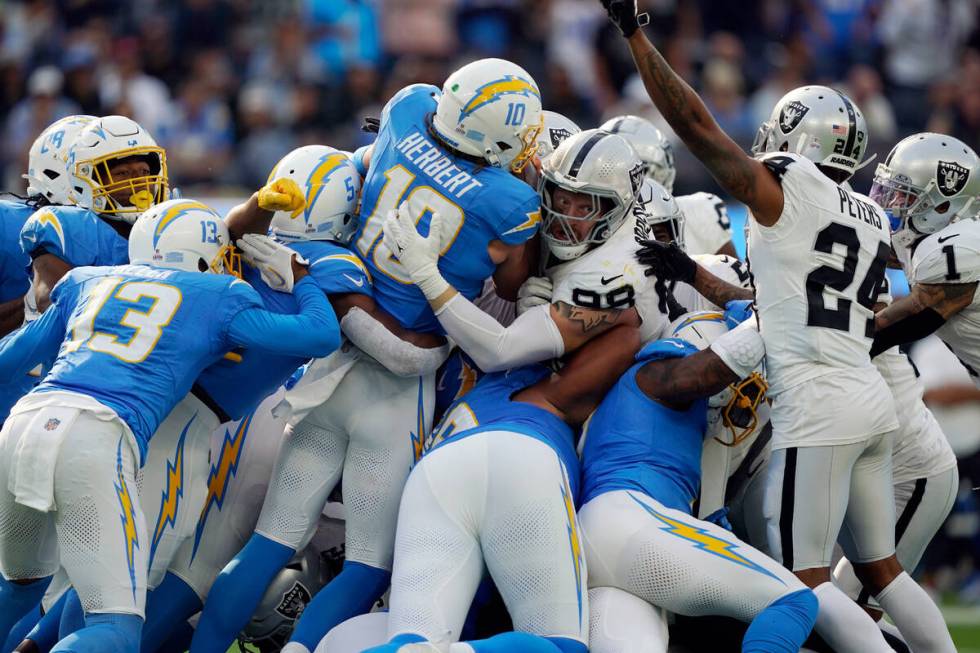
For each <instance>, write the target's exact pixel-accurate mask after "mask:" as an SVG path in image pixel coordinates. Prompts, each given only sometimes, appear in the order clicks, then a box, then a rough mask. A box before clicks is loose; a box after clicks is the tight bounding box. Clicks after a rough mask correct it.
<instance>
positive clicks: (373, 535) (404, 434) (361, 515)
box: [255, 356, 435, 569]
mask: <svg viewBox="0 0 980 653" xmlns="http://www.w3.org/2000/svg"><path fill="white" fill-rule="evenodd" d="M434 405H435V374H434V373H432V374H429V375H426V376H424V377H418V376H416V377H399V376H395V375H394V374H392V373H391V372H389V371H388V370H387V369H386V368H384V367H383V366H382V365H381V364H379V363H377V362H376V361H374V360H373V359H371V358H370V357H368V356H361V357H360V359H358V361H357V362H356V363H355V364H354V366H353V367H351V369H350V370H349V371H348V372H347V374H346V376H344V378H343V380H342V381H341V382H340V384H339V385H338V386H337V388H336V389H335V390H334V391H333V394H331V395H330V397H329V398H328V399H327V400H326V401H325V402H324V403H322V404H321V405H320V406H318V407H317V408H314V409H313V410H312V411H311V412H310V413H309V414H308V415H307V416H306V417H305V418H303V420H302V421H300V422H299V423H298V424H296V425H295V426H292V427H289V428H287V430H286V435H285V438H284V439H283V442H282V448H281V450H280V452H279V459H278V460H277V461H276V467H275V471H274V472H273V475H272V480H271V482H270V483H269V490H268V494H267V495H266V497H265V503H264V504H263V505H262V513H261V515H260V516H259V520H258V524H257V525H256V527H255V532H256V533H259V534H260V535H263V536H265V537H267V538H269V539H271V540H273V541H275V542H279V543H280V544H284V545H286V546H288V547H290V548H292V549H294V550H297V551H298V550H300V549H302V548H303V547H305V546H306V545H307V544H309V542H310V539H311V538H312V537H313V533H314V532H316V528H317V524H318V523H319V519H320V513H321V512H322V511H323V506H324V505H325V504H326V502H327V497H329V496H330V493H331V492H332V491H333V488H334V487H335V486H336V485H337V482H338V481H339V480H340V479H341V476H342V477H343V482H342V488H341V489H342V492H343V496H344V506H345V507H346V513H347V514H346V519H347V543H346V547H345V550H346V556H347V560H350V561H352V562H360V563H362V564H365V565H369V566H371V567H376V568H380V569H391V560H392V555H393V552H394V546H395V525H396V523H397V519H398V503H399V501H400V499H401V495H402V489H403V488H404V487H405V481H406V479H408V473H409V472H410V471H411V469H412V466H413V465H414V464H415V462H416V460H418V458H419V457H420V455H421V452H422V443H423V442H424V440H425V435H426V433H427V432H428V430H429V429H430V428H431V426H432V423H431V422H432V410H433V407H434Z"/></svg>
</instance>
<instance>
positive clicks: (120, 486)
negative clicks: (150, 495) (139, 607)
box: [113, 438, 140, 600]
mask: <svg viewBox="0 0 980 653" xmlns="http://www.w3.org/2000/svg"><path fill="white" fill-rule="evenodd" d="M122 443H123V441H122V438H119V444H118V445H117V446H116V480H115V481H114V482H113V486H114V487H115V488H116V497H117V498H118V499H119V509H120V510H121V511H122V512H120V513H119V521H120V523H121V524H122V532H123V538H124V540H125V542H126V549H125V550H126V564H128V565H129V582H130V584H132V587H133V599H134V600H135V599H136V549H138V548H139V546H140V543H139V537H138V536H137V534H136V511H135V509H134V508H133V498H132V496H131V495H130V494H129V487H128V486H127V485H126V479H125V477H124V476H123V464H122Z"/></svg>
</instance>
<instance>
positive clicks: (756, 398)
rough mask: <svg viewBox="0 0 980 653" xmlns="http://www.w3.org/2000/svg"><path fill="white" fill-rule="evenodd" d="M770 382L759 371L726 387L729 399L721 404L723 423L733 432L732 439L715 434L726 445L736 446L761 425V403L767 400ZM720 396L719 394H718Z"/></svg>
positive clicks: (720, 412)
mask: <svg viewBox="0 0 980 653" xmlns="http://www.w3.org/2000/svg"><path fill="white" fill-rule="evenodd" d="M768 390H769V384H768V383H766V380H765V379H764V378H763V377H762V375H761V374H759V373H758V372H752V374H750V375H749V376H747V377H746V378H744V379H742V380H740V381H736V382H735V383H732V384H731V385H729V386H728V388H726V390H725V392H724V393H722V394H727V395H729V396H728V400H727V402H725V403H724V404H723V405H722V406H720V411H719V414H720V417H721V423H722V425H723V426H724V427H725V428H726V429H728V432H729V433H731V436H732V438H731V441H726V440H723V439H721V438H720V437H718V436H717V435H716V436H715V439H716V440H717V441H718V442H720V443H721V444H723V445H725V446H726V447H734V446H735V445H737V444H739V443H740V442H742V441H743V440H745V438H747V437H749V436H750V435H751V434H752V433H753V432H754V431H755V429H756V427H758V425H759V414H758V408H759V405H760V404H761V403H762V402H763V401H764V400H765V398H766V392H767V391H768ZM716 396H718V395H716Z"/></svg>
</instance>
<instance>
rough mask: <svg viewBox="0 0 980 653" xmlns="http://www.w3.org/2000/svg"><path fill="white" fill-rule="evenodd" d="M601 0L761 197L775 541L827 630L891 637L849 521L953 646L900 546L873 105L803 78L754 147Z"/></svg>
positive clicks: (666, 90) (651, 70) (759, 242)
mask: <svg viewBox="0 0 980 653" xmlns="http://www.w3.org/2000/svg"><path fill="white" fill-rule="evenodd" d="M602 3H603V5H604V6H605V7H606V9H607V11H608V13H609V16H610V19H611V20H612V21H613V22H614V23H615V24H616V25H617V26H618V27H619V28H620V30H621V32H622V33H623V35H624V36H625V37H626V38H627V42H628V44H629V47H630V50H631V52H632V53H633V56H634V59H635V61H636V62H637V68H638V70H639V72H640V75H641V77H642V79H643V81H644V85H645V86H646V88H647V91H648V92H649V94H650V97H651V99H652V100H653V102H654V104H655V105H656V106H657V108H658V110H660V112H661V113H662V114H663V115H664V117H665V118H666V120H667V122H668V123H669V124H670V125H671V127H672V128H673V129H674V131H675V132H676V133H677V134H678V136H679V137H680V138H681V139H682V140H683V141H684V143H685V144H686V145H687V147H688V148H689V149H690V150H691V152H692V153H694V155H695V156H697V157H698V158H699V159H700V160H701V161H702V162H703V163H704V164H705V165H706V166H707V167H708V169H709V170H710V171H711V173H712V174H713V175H714V176H715V178H716V179H717V180H718V181H719V183H721V185H722V186H723V187H725V188H726V189H727V190H728V191H729V192H731V193H732V195H733V196H734V197H735V198H736V199H738V200H740V201H742V202H744V203H745V204H747V205H748V207H749V208H750V209H751V216H752V217H751V219H750V222H749V244H750V252H749V255H750V256H749V258H750V260H751V262H752V274H753V276H754V279H755V287H756V302H757V305H758V309H759V323H760V325H761V330H762V337H763V339H764V340H765V342H766V360H767V375H768V382H769V384H770V392H771V396H772V398H773V409H772V418H771V419H772V424H773V439H772V448H773V454H772V460H771V462H770V465H769V474H768V479H767V496H766V517H767V522H768V524H769V533H770V540H771V550H772V553H773V554H774V555H775V556H776V558H777V559H779V560H780V561H781V562H782V563H783V564H784V565H785V566H786V567H788V568H789V569H791V570H792V571H794V573H796V574H797V576H798V577H800V579H801V580H803V581H804V583H806V584H807V585H808V586H810V587H812V588H814V589H815V591H816V594H817V597H818V599H819V600H820V615H819V617H818V619H817V631H818V632H819V633H820V634H821V635H822V636H823V638H824V639H825V640H827V642H828V643H830V644H831V645H832V646H834V647H835V648H837V649H838V650H855V651H857V650H861V651H871V650H874V651H887V650H888V646H887V644H886V642H885V640H884V638H883V637H882V635H881V632H880V631H879V630H878V628H876V627H875V624H874V622H873V621H872V620H871V619H870V618H868V616H867V614H865V613H864V612H863V611H861V610H860V609H859V608H857V606H856V605H855V604H854V602H852V601H850V599H848V598H847V597H846V595H844V594H843V593H842V592H840V590H838V589H836V588H835V587H834V585H833V584H832V583H831V582H830V562H831V556H832V554H833V545H834V540H835V539H836V535H837V533H838V532H840V533H842V534H843V536H844V539H845V542H844V548H845V551H846V553H847V554H848V559H850V560H851V562H852V563H854V565H855V570H856V572H857V573H858V576H859V577H860V578H861V579H862V581H863V582H864V583H865V585H866V586H868V587H869V588H871V590H872V593H873V594H874V595H875V596H876V598H877V599H878V601H879V603H881V605H882V607H884V608H885V610H886V612H888V613H889V614H891V615H892V616H893V617H894V618H895V620H896V623H897V625H898V627H899V629H900V630H901V631H902V633H903V634H904V635H905V636H906V638H907V639H909V640H910V641H912V640H915V641H929V642H931V645H930V646H929V647H928V648H927V649H923V650H933V651H938V650H944V651H945V650H950V651H951V650H953V648H952V640H951V639H950V636H949V632H948V630H947V628H946V626H945V623H944V622H943V618H942V614H941V613H940V612H939V609H938V608H937V607H936V605H935V604H934V603H933V602H932V600H931V599H930V598H929V595H928V594H926V593H925V591H924V590H922V588H920V587H919V586H918V585H917V584H916V583H915V581H914V580H912V578H911V577H910V576H909V575H908V574H907V573H905V572H904V571H903V570H902V568H901V565H900V564H899V562H898V560H897V558H896V557H895V543H894V527H895V517H894V514H893V505H894V504H893V500H892V488H891V480H890V476H891V474H890V469H891V465H890V463H891V436H890V432H891V431H893V430H894V429H895V428H897V426H898V422H897V419H896V417H895V409H894V403H893V400H892V396H891V393H890V392H889V390H888V386H887V384H886V383H885V382H884V380H883V379H882V378H881V375H880V374H879V373H878V371H877V369H876V368H875V367H874V366H873V365H872V363H871V359H870V357H869V355H868V351H869V350H870V347H871V337H872V336H873V335H874V330H873V327H874V322H873V317H874V314H873V312H872V307H873V306H874V303H875V301H876V300H877V297H878V291H879V288H880V287H881V286H882V284H883V280H884V272H885V265H886V263H887V260H888V256H889V253H890V243H889V233H888V220H887V218H886V216H885V215H884V213H883V211H882V210H881V209H880V207H878V206H877V205H876V204H874V202H872V201H871V200H870V199H868V198H867V197H864V196H861V195H858V194H856V193H854V192H851V191H849V190H848V189H847V188H845V187H844V186H842V184H843V183H844V182H845V181H846V180H847V179H848V178H849V177H850V176H851V175H852V174H853V173H854V172H855V171H856V170H857V168H858V166H859V165H860V164H861V159H862V156H863V154H864V152H865V149H866V147H867V142H868V134H867V126H866V123H865V121H864V116H863V114H862V113H861V112H860V110H859V109H858V108H857V107H855V105H854V103H853V102H852V101H851V100H850V99H849V98H848V97H846V96H845V95H843V94H841V93H839V92H837V91H834V90H833V89H829V88H826V87H822V86H807V87H802V88H799V89H796V90H794V91H790V92H789V93H788V94H786V95H785V96H784V97H783V98H782V99H781V100H780V101H779V103H778V104H777V105H776V107H775V108H774V110H773V113H772V116H771V119H770V120H769V121H767V122H766V123H764V124H763V126H762V128H761V129H760V133H759V135H758V137H757V139H756V143H755V145H754V147H753V152H755V153H756V154H757V156H758V158H753V157H752V156H749V155H748V154H746V153H745V152H743V151H742V149H741V148H740V147H739V146H738V145H737V144H736V143H735V142H734V141H732V140H731V138H729V137H728V136H727V135H726V134H725V133H724V132H722V131H721V129H719V127H718V125H717V123H716V122H715V121H714V119H713V118H712V116H711V114H710V113H709V112H708V110H707V108H706V107H705V105H704V103H703V102H702V101H701V99H700V98H699V97H698V95H697V94H696V93H695V92H694V91H693V90H692V89H691V87H690V86H688V85H687V84H686V83H685V82H684V81H683V80H682V79H680V78H679V77H678V76H677V74H676V73H675V72H674V71H673V70H671V68H670V67H669V66H668V65H667V63H666V62H665V61H664V59H663V57H662V56H661V55H660V53H659V52H658V51H657V50H656V49H655V48H654V47H653V45H652V44H651V43H650V41H649V40H648V39H647V38H646V36H645V35H644V34H643V31H642V30H641V29H639V24H640V20H641V19H640V18H639V17H638V16H637V11H636V1H635V0H602ZM644 17H645V15H644ZM651 250H653V251H662V250H666V251H667V252H670V253H671V254H668V255H667V256H666V257H665V258H661V261H666V259H668V258H676V259H683V260H684V261H685V263H684V264H683V265H682V266H681V267H683V268H684V269H685V270H686V271H685V272H684V273H683V274H682V275H676V274H675V275H670V274H668V271H667V270H666V269H665V268H666V267H670V266H669V265H667V264H666V263H665V264H664V265H660V266H659V268H658V266H657V265H656V264H655V266H654V270H655V272H657V273H658V276H662V277H670V278H674V279H678V280H681V281H694V282H695V283H694V286H695V288H696V289H697V290H698V291H699V292H700V293H701V294H702V295H705V296H706V297H708V299H712V297H711V295H710V291H709V290H708V289H707V288H705V287H704V286H705V285H711V284H714V283H717V282H718V280H717V279H714V280H713V281H710V282H708V283H707V284H706V283H705V280H706V278H707V273H706V272H705V271H704V270H703V269H701V268H698V267H697V266H696V265H694V266H691V265H690V264H689V262H690V259H689V258H688V257H686V255H684V254H683V252H681V250H679V249H676V248H673V249H671V248H658V247H657V245H656V243H652V244H651ZM814 263H816V264H814ZM675 270H676V268H675ZM697 277H700V281H699V280H698V279H697ZM734 290H737V291H738V292H737V294H742V295H743V296H744V294H743V293H744V291H742V290H741V289H734ZM726 292H731V290H729V291H726ZM712 301H714V302H715V303H716V304H717V303H722V302H719V301H716V300H715V299H712ZM798 496H799V497H806V498H807V506H806V509H805V510H797V509H796V508H797V506H796V498H797V497H798ZM817 497H819V498H821V500H820V501H817V500H816V499H815V498H817ZM828 533H830V534H831V536H830V537H828V535H827V534H828ZM893 610H894V611H893Z"/></svg>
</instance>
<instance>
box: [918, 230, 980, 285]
mask: <svg viewBox="0 0 980 653" xmlns="http://www.w3.org/2000/svg"><path fill="white" fill-rule="evenodd" d="M955 226H956V225H950V226H949V227H947V228H946V229H943V230H942V231H940V232H939V233H937V234H934V235H932V236H930V237H929V238H927V239H925V240H924V241H922V243H921V244H920V245H919V247H918V248H916V250H915V254H914V255H913V257H912V275H911V277H912V283H925V284H947V283H973V282H975V281H980V231H978V230H971V231H966V230H965V229H953V227H955ZM944 234H945V235H944Z"/></svg>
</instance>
